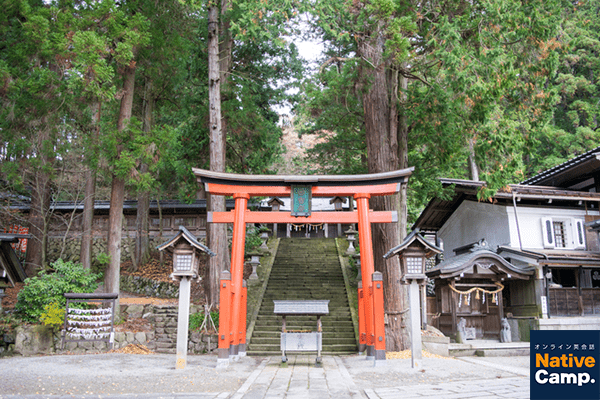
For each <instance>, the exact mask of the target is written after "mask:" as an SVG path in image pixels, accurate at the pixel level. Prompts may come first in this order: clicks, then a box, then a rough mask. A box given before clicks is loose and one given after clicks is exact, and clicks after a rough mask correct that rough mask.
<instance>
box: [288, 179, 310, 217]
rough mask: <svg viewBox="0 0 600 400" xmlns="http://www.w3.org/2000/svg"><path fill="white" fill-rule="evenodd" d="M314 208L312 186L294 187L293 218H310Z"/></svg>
mask: <svg viewBox="0 0 600 400" xmlns="http://www.w3.org/2000/svg"><path fill="white" fill-rule="evenodd" d="M311 206H312V186H310V185H303V186H299V185H292V217H309V216H310V212H311V208H312V207H311Z"/></svg>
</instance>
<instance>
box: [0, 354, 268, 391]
mask: <svg viewBox="0 0 600 400" xmlns="http://www.w3.org/2000/svg"><path fill="white" fill-rule="evenodd" d="M175 360H176V357H175V355H174V354H150V355H138V354H95V355H60V356H43V357H9V358H2V359H0V370H1V371H2V383H0V398H6V397H13V398H14V397H17V398H18V397H20V396H24V397H25V396H26V397H32V396H35V397H37V396H39V397H49V396H52V397H54V396H58V397H71V396H74V397H82V396H83V397H86V396H89V397H105V396H113V397H114V396H117V397H118V395H130V396H129V397H131V395H140V394H153V395H156V394H170V393H206V392H232V391H235V390H237V389H238V388H239V387H240V386H241V385H242V384H243V383H244V382H245V380H246V379H247V378H248V376H249V375H250V373H251V372H252V371H253V370H254V369H255V368H256V366H257V365H258V364H259V361H260V360H258V359H255V358H252V357H243V358H241V359H240V360H239V361H237V362H235V363H232V365H233V367H231V366H230V367H228V368H223V369H215V366H216V364H217V357H216V356H211V355H206V356H204V355H203V356H188V357H187V367H186V368H185V369H179V370H177V369H175ZM142 397H144V396H143V395H142Z"/></svg>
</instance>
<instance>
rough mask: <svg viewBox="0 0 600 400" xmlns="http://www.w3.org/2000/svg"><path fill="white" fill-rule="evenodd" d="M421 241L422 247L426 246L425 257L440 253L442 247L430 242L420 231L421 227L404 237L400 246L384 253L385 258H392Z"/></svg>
mask: <svg viewBox="0 0 600 400" xmlns="http://www.w3.org/2000/svg"><path fill="white" fill-rule="evenodd" d="M415 242H416V243H420V244H421V246H422V247H424V248H425V257H427V258H429V257H431V256H432V255H434V254H440V253H441V252H442V249H440V248H439V247H437V246H434V245H433V244H431V243H429V242H428V241H427V240H426V239H425V238H424V237H423V236H422V235H421V233H420V231H419V229H415V230H414V231H412V232H411V233H410V234H409V235H408V236H406V237H405V238H404V240H403V241H402V243H400V244H399V245H398V246H396V247H394V248H392V249H391V250H390V251H388V252H387V253H385V254H384V255H383V258H386V259H387V258H390V257H393V256H396V255H400V253H402V252H403V251H404V250H406V249H407V248H408V247H409V246H411V245H412V244H413V243H415Z"/></svg>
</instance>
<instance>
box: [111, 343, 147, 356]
mask: <svg viewBox="0 0 600 400" xmlns="http://www.w3.org/2000/svg"><path fill="white" fill-rule="evenodd" d="M108 352H109V353H124V354H154V352H153V351H152V350H150V349H149V348H147V347H146V346H144V345H143V344H128V345H127V346H125V347H123V348H122V349H118V350H109V351H108Z"/></svg>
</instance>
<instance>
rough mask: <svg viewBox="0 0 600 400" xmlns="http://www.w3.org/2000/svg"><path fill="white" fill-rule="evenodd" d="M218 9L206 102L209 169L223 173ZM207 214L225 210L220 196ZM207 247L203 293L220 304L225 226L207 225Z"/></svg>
mask: <svg viewBox="0 0 600 400" xmlns="http://www.w3.org/2000/svg"><path fill="white" fill-rule="evenodd" d="M218 21H219V10H218V7H217V6H215V5H212V6H211V7H209V9H208V101H209V104H210V111H209V132H210V133H209V136H210V149H209V152H210V170H211V171H216V172H224V171H225V135H224V134H223V131H222V126H221V75H220V65H219V30H218ZM207 208H208V211H225V198H224V197H223V196H211V195H209V196H208V199H207ZM207 245H208V247H209V248H210V249H211V250H212V251H214V252H215V253H216V254H217V255H216V257H209V259H208V271H207V273H208V277H207V279H206V280H205V282H206V283H205V292H206V294H207V296H208V303H209V304H219V278H220V275H221V271H222V270H224V269H226V268H227V259H228V246H227V226H226V225H225V224H208V226H207Z"/></svg>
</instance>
